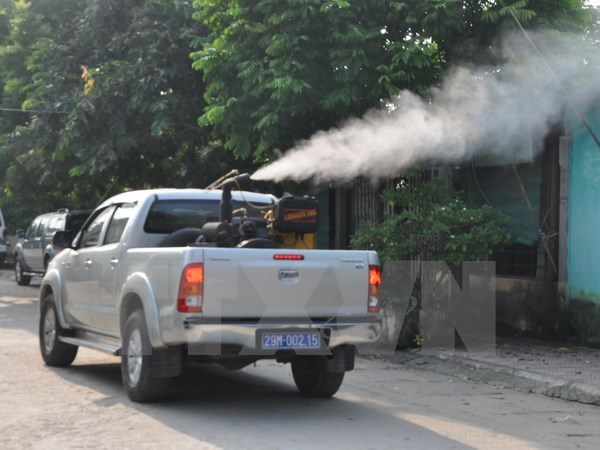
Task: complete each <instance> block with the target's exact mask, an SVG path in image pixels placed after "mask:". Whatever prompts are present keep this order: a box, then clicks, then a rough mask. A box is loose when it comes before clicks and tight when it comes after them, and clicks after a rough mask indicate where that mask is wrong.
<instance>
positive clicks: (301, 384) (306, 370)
mask: <svg viewBox="0 0 600 450" xmlns="http://www.w3.org/2000/svg"><path fill="white" fill-rule="evenodd" d="M292 375H293V376H294V382H295V383H296V387H297V388H298V390H299V391H300V393H301V394H302V395H305V396H307V397H331V396H332V395H334V394H335V393H336V392H337V391H338V389H339V388H340V386H341V385H342V381H344V372H339V373H334V372H328V371H327V370H326V365H325V358H323V357H320V356H300V357H297V358H295V359H294V360H293V361H292Z"/></svg>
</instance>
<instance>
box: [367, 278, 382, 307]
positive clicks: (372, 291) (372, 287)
mask: <svg viewBox="0 0 600 450" xmlns="http://www.w3.org/2000/svg"><path fill="white" fill-rule="evenodd" d="M380 285H381V268H380V267H379V266H369V299H368V303H367V311H369V312H374V313H376V312H379V309H380V303H379V297H378V295H379V286H380Z"/></svg>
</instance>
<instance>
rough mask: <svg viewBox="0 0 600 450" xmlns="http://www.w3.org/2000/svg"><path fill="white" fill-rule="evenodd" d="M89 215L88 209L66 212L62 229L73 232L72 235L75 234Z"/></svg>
mask: <svg viewBox="0 0 600 450" xmlns="http://www.w3.org/2000/svg"><path fill="white" fill-rule="evenodd" d="M89 216H90V211H77V212H72V213H69V214H67V217H66V220H67V221H66V223H65V224H64V229H65V230H67V231H71V232H73V234H74V235H75V234H77V232H78V231H79V230H80V229H81V227H82V226H83V224H84V223H85V221H86V220H87V218H88V217H89ZM62 229H63V228H61V230H62Z"/></svg>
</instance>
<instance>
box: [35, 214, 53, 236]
mask: <svg viewBox="0 0 600 450" xmlns="http://www.w3.org/2000/svg"><path fill="white" fill-rule="evenodd" d="M50 219H52V216H44V217H42V221H41V222H40V226H39V227H38V229H37V231H36V232H35V237H38V238H41V237H42V236H43V235H44V234H46V231H47V230H48V225H49V224H50Z"/></svg>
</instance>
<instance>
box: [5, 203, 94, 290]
mask: <svg viewBox="0 0 600 450" xmlns="http://www.w3.org/2000/svg"><path fill="white" fill-rule="evenodd" d="M90 213H91V211H89V210H83V211H69V210H68V209H59V210H58V211H56V212H52V213H47V214H42V215H40V216H37V217H36V218H35V219H33V222H31V225H30V226H29V228H28V229H27V231H24V230H17V235H18V237H19V241H18V242H17V245H15V250H14V261H15V279H16V280H17V284H19V285H20V286H27V285H28V284H29V282H30V281H31V277H34V276H43V275H44V273H46V268H47V267H48V263H49V262H50V260H51V259H52V258H53V257H54V255H55V254H57V253H58V252H59V251H60V250H62V248H59V247H56V246H54V245H53V244H52V237H53V236H54V233H56V232H57V231H70V232H72V233H73V234H74V235H75V234H76V233H77V232H78V231H79V229H80V228H81V226H82V225H83V224H84V222H85V221H86V219H87V218H88V216H89V215H90Z"/></svg>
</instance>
